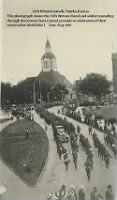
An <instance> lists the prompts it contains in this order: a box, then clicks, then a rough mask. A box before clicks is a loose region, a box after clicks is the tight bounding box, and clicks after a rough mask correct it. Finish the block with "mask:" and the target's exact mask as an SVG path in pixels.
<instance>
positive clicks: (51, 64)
mask: <svg viewBox="0 0 117 200" xmlns="http://www.w3.org/2000/svg"><path fill="white" fill-rule="evenodd" d="M37 79H38V80H39V81H40V83H42V82H45V83H46V84H47V85H50V86H51V87H52V88H53V86H55V85H57V84H63V85H65V86H66V89H67V90H68V91H69V94H68V95H66V96H67V97H66V98H67V99H71V96H74V95H73V90H72V84H71V83H70V81H69V80H68V79H67V78H66V77H65V76H64V75H62V74H61V73H59V70H58V69H57V61H56V56H55V55H54V53H53V52H52V47H51V43H50V40H49V39H48V38H47V40H46V44H45V51H44V54H43V55H42V57H41V72H40V73H39V75H38V77H37Z"/></svg>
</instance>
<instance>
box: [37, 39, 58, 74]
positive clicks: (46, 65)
mask: <svg viewBox="0 0 117 200" xmlns="http://www.w3.org/2000/svg"><path fill="white" fill-rule="evenodd" d="M41 65H42V72H50V71H57V66H56V57H55V55H54V54H53V53H52V48H51V44H50V41H49V40H48V39H47V41H46V46H45V53H44V54H43V56H42V58H41Z"/></svg>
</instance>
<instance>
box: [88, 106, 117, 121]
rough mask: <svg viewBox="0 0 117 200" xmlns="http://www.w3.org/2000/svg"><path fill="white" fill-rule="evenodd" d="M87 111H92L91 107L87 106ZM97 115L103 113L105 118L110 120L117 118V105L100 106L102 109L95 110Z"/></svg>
mask: <svg viewBox="0 0 117 200" xmlns="http://www.w3.org/2000/svg"><path fill="white" fill-rule="evenodd" d="M85 110H86V112H88V113H92V110H91V109H90V107H85ZM95 112H96V114H97V115H102V116H103V118H104V119H106V120H108V119H111V118H115V119H116V120H117V105H108V106H100V109H98V110H95Z"/></svg>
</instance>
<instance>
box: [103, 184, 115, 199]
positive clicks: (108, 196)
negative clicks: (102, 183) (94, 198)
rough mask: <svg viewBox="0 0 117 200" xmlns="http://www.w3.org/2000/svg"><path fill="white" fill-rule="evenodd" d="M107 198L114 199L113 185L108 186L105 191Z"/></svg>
mask: <svg viewBox="0 0 117 200" xmlns="http://www.w3.org/2000/svg"><path fill="white" fill-rule="evenodd" d="M105 200H114V196H113V191H112V185H108V186H107V190H106V193H105Z"/></svg>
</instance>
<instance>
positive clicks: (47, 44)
mask: <svg viewBox="0 0 117 200" xmlns="http://www.w3.org/2000/svg"><path fill="white" fill-rule="evenodd" d="M48 47H49V48H51V44H50V41H49V40H48V39H47V41H46V46H45V48H48Z"/></svg>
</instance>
